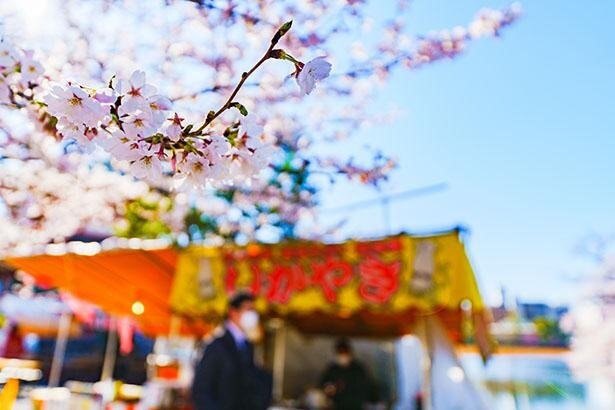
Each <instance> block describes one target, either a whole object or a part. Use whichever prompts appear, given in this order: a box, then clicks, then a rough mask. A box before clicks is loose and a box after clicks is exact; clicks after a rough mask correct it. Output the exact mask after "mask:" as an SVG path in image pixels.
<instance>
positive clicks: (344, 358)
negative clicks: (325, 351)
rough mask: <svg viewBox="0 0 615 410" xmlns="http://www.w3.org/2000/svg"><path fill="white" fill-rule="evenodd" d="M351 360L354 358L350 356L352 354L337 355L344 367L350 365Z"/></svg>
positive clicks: (338, 362)
mask: <svg viewBox="0 0 615 410" xmlns="http://www.w3.org/2000/svg"><path fill="white" fill-rule="evenodd" d="M351 361H352V358H351V357H350V355H347V354H338V355H337V364H339V365H340V366H342V367H346V366H348V365H349V364H350V362H351Z"/></svg>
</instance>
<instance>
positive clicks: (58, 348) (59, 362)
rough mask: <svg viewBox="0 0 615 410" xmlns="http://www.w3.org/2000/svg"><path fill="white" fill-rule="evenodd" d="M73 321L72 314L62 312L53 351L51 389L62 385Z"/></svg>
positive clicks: (50, 377)
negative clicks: (61, 378)
mask: <svg viewBox="0 0 615 410" xmlns="http://www.w3.org/2000/svg"><path fill="white" fill-rule="evenodd" d="M71 321H72V314H71V313H70V312H62V315H61V316H60V323H59V324H58V336H57V337H56V345H55V347H54V349H53V359H52V360H51V370H50V372H49V387H58V386H59V385H60V377H61V376H62V367H63V366H64V357H65V355H66V344H67V343H68V336H69V335H70V325H71Z"/></svg>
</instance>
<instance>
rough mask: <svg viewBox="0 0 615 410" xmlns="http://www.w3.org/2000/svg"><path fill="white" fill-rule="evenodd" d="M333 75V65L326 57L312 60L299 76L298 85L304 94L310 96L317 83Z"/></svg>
mask: <svg viewBox="0 0 615 410" xmlns="http://www.w3.org/2000/svg"><path fill="white" fill-rule="evenodd" d="M330 73H331V63H329V62H328V61H327V60H325V58H324V57H317V58H315V59H313V60H310V61H309V62H307V63H306V64H305V66H304V67H303V68H302V69H301V71H299V73H298V74H297V84H299V88H300V89H301V92H302V93H304V94H306V95H307V94H310V93H311V92H312V91H313V90H314V87H316V83H317V82H318V81H320V80H323V79H325V78H327V77H328V76H329V74H330Z"/></svg>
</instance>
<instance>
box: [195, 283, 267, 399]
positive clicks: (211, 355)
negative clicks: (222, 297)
mask: <svg viewBox="0 0 615 410" xmlns="http://www.w3.org/2000/svg"><path fill="white" fill-rule="evenodd" d="M257 330H258V314H257V313H256V311H255V310H254V297H253V296H252V295H251V294H249V293H244V292H241V293H237V294H236V295H234V296H233V297H232V298H231V299H230V301H229V307H228V314H227V320H226V323H225V324H224V333H222V335H220V336H218V337H216V338H215V339H214V340H213V341H212V342H211V343H210V344H209V345H207V347H206V348H205V351H204V353H203V357H202V359H201V360H200V362H199V363H198V365H197V366H196V369H195V374H194V381H193V384H192V400H193V402H194V406H195V410H248V409H249V410H261V409H262V410H265V409H266V408H267V407H268V406H269V403H270V402H271V387H272V380H271V376H270V375H269V373H267V372H266V371H265V370H263V369H261V368H259V367H257V366H256V365H255V364H254V346H253V345H252V343H251V341H250V337H251V336H252V335H253V334H254V333H255V331H257Z"/></svg>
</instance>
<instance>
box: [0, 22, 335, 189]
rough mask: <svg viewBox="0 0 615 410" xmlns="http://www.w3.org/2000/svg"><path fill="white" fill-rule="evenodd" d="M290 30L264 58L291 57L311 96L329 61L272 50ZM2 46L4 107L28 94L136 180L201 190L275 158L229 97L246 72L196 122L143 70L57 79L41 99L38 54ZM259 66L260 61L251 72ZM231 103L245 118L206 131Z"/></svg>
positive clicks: (64, 135)
mask: <svg viewBox="0 0 615 410" xmlns="http://www.w3.org/2000/svg"><path fill="white" fill-rule="evenodd" d="M289 29H290V23H287V24H285V25H284V26H282V28H280V29H279V30H278V31H277V32H276V35H275V37H274V40H272V43H271V47H270V49H269V50H268V51H267V54H265V56H264V57H263V58H262V60H261V62H262V61H265V60H267V59H269V58H279V59H286V60H290V61H291V62H293V63H294V66H295V73H294V75H295V77H296V79H297V83H298V85H299V87H300V89H301V91H302V92H303V93H304V94H309V93H311V92H312V91H313V89H314V88H315V86H316V82H317V81H320V80H322V79H324V78H326V77H327V76H328V75H329V73H330V71H331V64H330V63H328V62H327V61H326V60H325V59H324V58H322V57H319V58H316V59H314V60H312V61H310V62H308V63H307V64H304V63H302V62H300V61H297V60H296V59H294V58H293V57H292V56H290V55H289V54H287V53H286V52H284V51H283V50H279V49H278V50H274V49H273V46H274V45H275V44H276V43H277V41H279V39H280V38H281V37H282V36H283V35H284V34H286V32H287V31H288V30H289ZM2 44H3V45H4V48H3V49H2V50H1V53H2V54H0V57H1V58H0V69H2V72H1V75H0V78H2V79H3V81H4V82H5V85H4V87H5V88H4V89H3V90H2V93H3V95H2V97H3V100H2V101H3V102H4V103H5V104H9V103H14V102H15V96H16V95H18V96H22V97H23V98H25V99H26V100H27V101H28V102H30V103H31V104H33V105H34V106H35V107H36V111H37V113H38V118H39V119H40V120H41V121H44V122H45V127H46V128H48V129H51V130H53V131H55V133H56V135H57V136H58V137H59V138H61V139H69V140H74V141H76V142H77V143H78V144H79V145H81V146H83V147H85V148H86V149H92V148H93V147H100V148H102V149H103V150H104V151H106V152H108V153H109V154H110V155H111V157H112V158H113V159H114V160H116V161H120V162H124V163H125V164H127V170H128V171H129V172H130V174H132V175H133V176H135V177H137V178H141V179H146V180H150V181H156V180H158V179H160V178H161V177H162V176H163V175H165V174H170V175H173V176H175V177H176V179H177V181H178V182H179V183H183V182H184V181H185V180H188V181H190V182H191V184H192V185H193V186H196V187H203V186H205V185H206V184H210V185H218V184H220V183H233V182H235V181H238V180H250V179H251V178H252V177H254V176H255V175H256V174H258V173H259V172H260V171H261V170H262V169H264V168H265V167H267V166H268V165H269V164H270V163H271V162H272V160H273V159H274V158H275V151H276V149H275V146H274V145H273V144H271V143H267V142H266V140H265V139H264V138H262V137H263V128H262V127H260V126H258V124H257V122H256V121H254V120H253V119H251V118H248V117H247V115H248V112H247V110H246V108H245V107H244V106H243V105H242V104H240V103H238V102H236V101H231V99H232V98H233V96H234V95H235V94H236V93H237V91H239V88H240V87H241V85H242V84H243V81H245V78H247V76H248V75H249V74H247V73H244V74H243V75H242V81H241V82H240V84H239V85H238V86H237V88H236V90H235V92H234V93H233V96H231V99H229V101H227V102H226V103H225V104H224V105H223V107H222V108H221V109H220V110H219V111H218V112H214V111H210V112H209V114H208V115H207V119H206V120H205V122H204V124H203V125H202V126H200V127H197V126H196V125H195V124H187V123H186V122H185V119H184V118H182V117H181V116H180V115H179V114H178V113H177V112H172V111H171V109H172V103H171V100H170V99H169V98H167V97H165V96H163V95H161V94H159V93H158V92H157V89H156V87H154V86H153V85H151V84H148V83H147V82H146V77H145V73H144V72H143V71H140V70H138V71H135V72H133V73H132V75H131V76H130V78H128V79H120V80H116V79H112V80H111V81H109V84H108V86H107V87H105V88H100V89H91V88H87V87H84V86H80V85H75V84H72V83H70V82H69V83H67V84H65V85H62V84H54V85H51V86H50V87H49V89H48V90H46V91H40V89H39V90H37V92H38V93H39V94H41V95H42V101H39V100H38V99H37V97H38V94H37V95H35V93H34V91H33V90H34V89H35V88H36V87H37V86H38V85H39V84H40V83H41V82H43V81H42V80H43V78H42V74H43V70H42V66H41V64H40V63H38V62H37V61H35V60H34V59H33V58H32V55H33V53H32V52H28V51H21V50H20V49H19V48H16V47H13V46H11V45H10V44H8V43H7V42H4V41H3V43H2ZM258 65H260V62H259V64H257V65H256V66H255V67H254V69H253V70H255V69H256V68H257V67H258ZM0 85H2V84H0ZM39 88H40V87H39ZM26 90H29V91H28V93H27V94H26V93H25V91H26ZM20 108H21V107H20ZM231 108H236V109H237V110H238V111H239V112H240V113H241V114H242V115H243V118H241V119H240V120H236V121H233V122H232V123H231V124H230V125H229V126H227V127H226V128H225V129H224V130H222V131H221V132H218V131H219V130H217V129H216V128H213V127H209V128H208V126H209V125H210V123H211V122H212V121H213V120H214V119H215V118H216V117H217V116H219V115H220V114H221V113H222V112H224V111H225V110H227V109H231ZM193 129H195V131H193Z"/></svg>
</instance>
